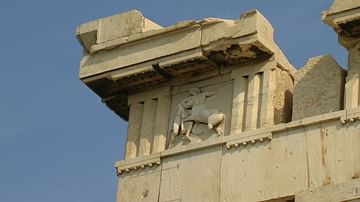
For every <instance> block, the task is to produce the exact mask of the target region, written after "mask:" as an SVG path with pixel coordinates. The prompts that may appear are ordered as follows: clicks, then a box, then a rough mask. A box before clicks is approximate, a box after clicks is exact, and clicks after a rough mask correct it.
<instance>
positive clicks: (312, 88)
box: [292, 56, 345, 120]
mask: <svg viewBox="0 0 360 202" xmlns="http://www.w3.org/2000/svg"><path fill="white" fill-rule="evenodd" d="M344 77H345V72H344V70H342V69H341V67H340V66H339V65H338V64H337V63H336V61H335V59H334V58H333V57H331V56H318V57H315V58H311V59H309V61H308V62H307V63H306V65H305V66H304V67H303V68H301V69H299V70H298V71H297V72H296V73H295V87H294V96H293V114H292V119H293V120H297V119H302V118H305V117H311V116H316V115H320V114H325V113H329V112H334V111H338V110H341V109H342V108H343V89H344V82H345V78H344Z"/></svg>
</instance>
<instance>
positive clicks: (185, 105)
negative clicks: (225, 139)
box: [169, 88, 226, 148]
mask: <svg viewBox="0 0 360 202" xmlns="http://www.w3.org/2000/svg"><path fill="white" fill-rule="evenodd" d="M189 93H190V97H187V98H185V99H184V100H182V101H181V102H180V103H179V104H178V105H177V107H176V111H175V116H174V121H173V124H172V128H171V131H170V141H169V148H171V147H173V146H174V145H175V139H176V137H177V136H179V135H181V136H182V139H183V140H185V141H188V142H191V137H190V135H191V134H194V132H193V129H194V128H195V127H196V125H197V124H206V125H207V128H208V129H209V130H214V131H215V132H216V133H217V134H218V136H220V135H223V134H224V126H225V117H226V116H225V113H223V112H221V111H220V110H218V109H213V108H209V107H208V106H207V105H206V99H207V98H208V97H211V96H214V95H215V94H216V92H201V90H200V89H199V88H191V89H190V90H189Z"/></svg>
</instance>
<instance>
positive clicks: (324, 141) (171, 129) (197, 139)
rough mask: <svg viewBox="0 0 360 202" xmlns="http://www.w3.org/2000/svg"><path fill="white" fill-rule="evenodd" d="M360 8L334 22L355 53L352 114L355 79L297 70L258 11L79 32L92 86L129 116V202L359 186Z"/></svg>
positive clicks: (119, 23) (335, 15)
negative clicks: (228, 17)
mask: <svg viewBox="0 0 360 202" xmlns="http://www.w3.org/2000/svg"><path fill="white" fill-rule="evenodd" d="M359 11H360V7H359V6H358V2H357V1H351V0H347V1H336V2H335V3H334V5H333V7H332V8H331V9H330V11H329V12H327V13H325V14H324V21H325V22H326V23H328V24H329V25H331V26H332V27H333V28H335V30H336V31H337V32H338V34H339V39H340V42H341V43H342V45H344V46H345V47H346V48H347V49H348V50H349V67H348V70H349V71H348V74H347V79H346V87H345V91H346V93H345V94H346V96H345V103H346V104H345V106H346V108H345V110H342V108H343V102H344V96H343V91H344V82H345V78H344V76H345V71H344V70H342V69H341V67H339V65H337V63H336V62H335V60H334V59H333V58H332V57H331V56H319V57H315V58H312V59H310V60H309V61H308V63H307V64H306V65H305V67H304V68H302V69H300V70H297V71H296V70H295V69H294V68H293V67H292V65H291V64H290V63H289V62H288V61H287V59H286V57H285V55H284V54H283V53H282V52H281V50H280V49H279V47H278V46H277V45H276V44H275V42H274V40H273V28H272V26H271V25H270V23H269V22H268V21H267V20H266V19H265V18H264V17H263V16H262V15H261V13H259V12H258V11H256V10H254V11H249V12H247V13H245V14H244V15H242V16H241V17H240V19H239V20H225V19H214V18H208V19H204V20H200V21H184V22H180V23H176V24H174V25H171V26H169V27H166V28H161V27H160V26H158V25H156V24H155V23H152V22H150V21H148V20H147V19H145V18H143V16H142V15H141V14H140V13H139V12H138V11H131V12H128V13H124V14H119V15H115V16H111V17H108V18H103V19H100V20H95V21H92V22H89V23H86V24H84V25H81V26H79V27H78V30H77V37H78V38H79V40H80V42H81V44H82V45H83V47H84V50H85V54H84V57H83V58H82V61H81V69H80V78H81V79H82V80H83V82H84V83H85V84H86V85H88V86H89V87H90V88H91V89H92V90H94V91H95V92H96V93H97V94H98V95H99V96H100V97H101V98H102V99H103V101H104V102H105V103H106V104H107V106H108V107H109V108H110V109H112V110H114V112H115V113H117V114H119V115H120V116H121V117H123V118H125V119H127V118H128V117H129V128H128V138H127V144H126V154H125V160H123V161H119V162H117V163H116V164H115V167H116V172H117V175H118V176H119V177H120V181H119V186H118V194H117V201H118V202H124V201H125V202H127V201H149V202H150V201H151V202H153V201H155V202H156V201H158V202H180V201H182V202H193V201H214V202H218V201H223V202H232V201H242V202H254V201H263V202H265V201H266V202H288V201H293V200H294V198H295V195H296V193H303V195H304V196H305V198H307V197H308V196H309V195H312V191H313V190H315V191H316V190H319V187H323V186H328V188H329V187H330V188H331V187H336V186H337V185H336V184H339V183H344V182H346V181H350V180H353V181H352V182H355V183H356V184H358V182H357V181H356V179H358V178H360V146H359V145H360V136H359V132H360V124H359V121H358V120H360V108H359V104H360V99H359V89H360V80H359V74H360V69H359V67H360V65H359V64H360V60H359V58H360V51H359V50H360V49H359V46H360V45H359V44H360V43H359V41H360V37H359V36H360V35H359V33H360V31H359V30H360V29H359V27H360V26H359V25H360V20H359V19H360V18H359V17H360V14H359V13H360V12H359ZM179 105H181V108H179ZM178 109H182V111H181V110H180V111H181V113H179V110H178ZM129 113H130V116H129ZM291 116H292V118H293V119H292V120H291ZM182 130H183V131H182ZM171 134H173V135H174V136H176V135H177V137H175V138H174V144H173V147H171V148H169V147H166V145H168V143H169V140H171V136H170V135H171ZM179 134H183V135H179ZM184 134H185V135H184ZM182 137H184V138H182ZM184 139H185V140H184ZM189 140H191V141H189ZM354 179H355V180H354ZM350 184H351V183H350ZM342 185H344V186H347V185H348V183H345V184H340V186H341V187H344V186H342ZM352 187H355V188H356V189H352ZM357 189H358V186H347V188H346V191H347V193H345V194H343V193H341V192H336V191H334V192H332V191H331V189H330V192H331V194H329V193H328V194H325V195H326V197H330V198H326V200H325V201H336V200H337V199H344V200H345V198H344V197H343V196H350V197H347V198H346V200H348V199H349V200H352V199H355V198H354V197H353V196H356V197H358V196H357V195H358V190H357ZM304 190H306V191H304ZM320 190H321V188H320ZM327 190H328V189H327ZM328 191H329V190H328ZM351 191H353V192H352V193H350V192H351ZM316 192H317V191H316ZM322 193H327V192H326V191H325V192H317V193H315V192H314V195H312V196H314V201H318V199H319V196H320V198H322V196H323V194H322ZM298 196H301V195H299V194H298ZM338 196H339V197H338Z"/></svg>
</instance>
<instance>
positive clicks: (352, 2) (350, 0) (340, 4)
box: [329, 0, 360, 13]
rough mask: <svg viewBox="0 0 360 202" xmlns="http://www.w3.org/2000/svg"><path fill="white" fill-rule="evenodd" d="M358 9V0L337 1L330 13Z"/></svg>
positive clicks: (359, 4) (359, 3)
mask: <svg viewBox="0 0 360 202" xmlns="http://www.w3.org/2000/svg"><path fill="white" fill-rule="evenodd" d="M357 7H360V2H359V1H358V0H335V1H334V3H333V5H332V6H331V8H330V10H329V13H338V12H342V11H346V10H350V9H354V8H357Z"/></svg>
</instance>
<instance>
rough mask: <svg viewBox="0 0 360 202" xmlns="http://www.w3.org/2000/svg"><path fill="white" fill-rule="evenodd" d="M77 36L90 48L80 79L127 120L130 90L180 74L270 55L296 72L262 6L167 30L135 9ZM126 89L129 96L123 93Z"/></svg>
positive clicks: (99, 22)
mask: <svg viewBox="0 0 360 202" xmlns="http://www.w3.org/2000/svg"><path fill="white" fill-rule="evenodd" d="M142 22H144V23H142ZM110 27H111V28H110ZM77 36H78V38H79V39H80V42H81V44H82V45H83V47H84V49H85V50H86V52H87V54H85V55H84V56H83V58H82V60H81V68H80V78H81V79H82V80H83V82H84V83H85V84H87V85H88V86H89V87H90V88H91V89H93V90H94V91H95V92H96V93H97V94H98V95H99V96H100V97H102V98H103V100H104V101H105V103H106V104H107V105H108V106H109V107H110V108H111V109H112V110H113V111H114V112H115V113H117V114H118V115H120V116H121V117H123V118H124V119H128V116H127V114H128V112H127V111H128V109H127V107H126V98H127V96H126V95H128V94H129V93H128V92H134V91H142V90H146V88H151V87H153V88H155V87H159V86H161V85H165V84H166V83H167V82H169V81H170V80H172V79H174V78H186V77H191V76H192V75H194V74H206V73H207V72H210V71H219V67H221V66H232V65H239V66H241V65H247V64H249V63H256V62H259V61H262V60H267V59H268V58H270V57H274V58H275V60H276V61H277V63H278V64H279V66H282V68H284V69H286V70H287V71H289V72H292V71H294V68H293V66H292V65H291V64H290V63H289V62H288V61H287V59H286V57H285V56H284V55H283V53H282V52H281V50H280V49H279V48H278V47H277V45H276V44H275V42H274V40H273V28H272V26H271V24H270V23H269V22H268V21H267V20H266V18H265V17H264V16H263V15H262V14H261V13H260V12H258V11H257V10H253V11H249V12H247V13H245V14H243V15H242V16H241V17H240V19H238V20H227V19H215V18H208V19H204V20H200V21H185V22H181V23H176V24H175V25H171V26H169V27H166V28H160V27H159V26H156V25H152V24H151V22H150V23H149V22H148V21H147V20H146V19H145V18H143V17H142V16H141V14H140V13H139V12H138V11H130V12H127V13H124V14H119V15H115V16H111V17H107V18H103V19H99V20H96V21H91V22H89V23H86V24H84V25H80V26H79V27H78V30H77ZM104 50H106V51H104ZM120 93H121V94H122V95H125V96H117V95H118V94H120ZM124 99H125V100H124Z"/></svg>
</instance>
